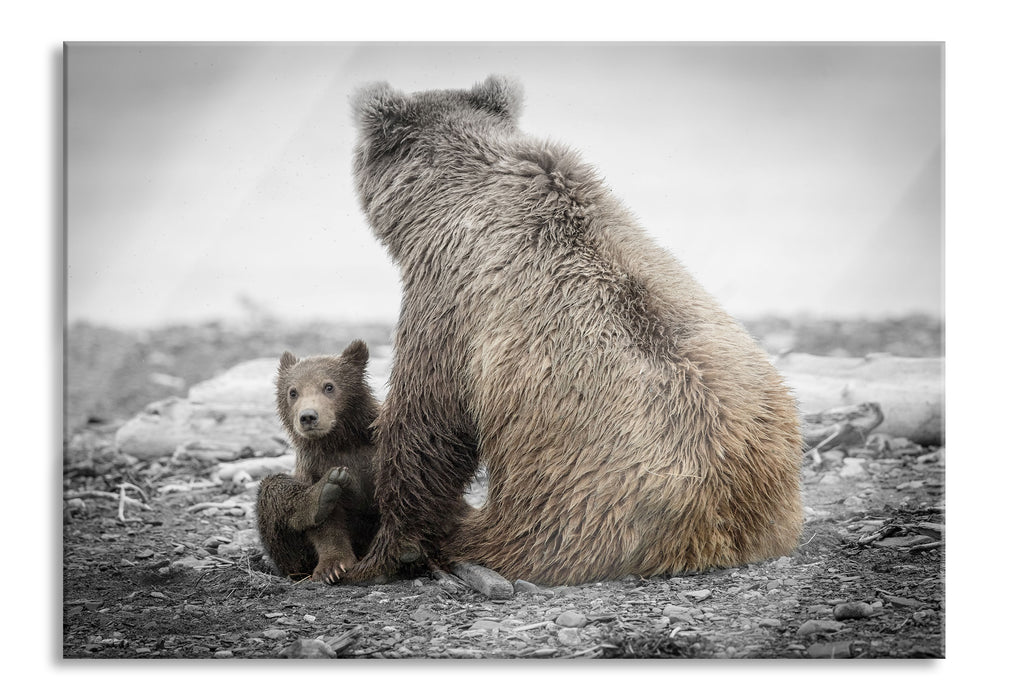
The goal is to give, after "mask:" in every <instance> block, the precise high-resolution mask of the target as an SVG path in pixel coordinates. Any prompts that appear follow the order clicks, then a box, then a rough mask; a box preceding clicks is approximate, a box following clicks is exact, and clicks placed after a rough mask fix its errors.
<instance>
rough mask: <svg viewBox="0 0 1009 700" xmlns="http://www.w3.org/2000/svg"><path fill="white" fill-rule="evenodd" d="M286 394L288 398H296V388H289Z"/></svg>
mask: <svg viewBox="0 0 1009 700" xmlns="http://www.w3.org/2000/svg"><path fill="white" fill-rule="evenodd" d="M287 395H288V396H289V397H290V398H292V399H296V398H298V390H297V389H289V390H288V392H287Z"/></svg>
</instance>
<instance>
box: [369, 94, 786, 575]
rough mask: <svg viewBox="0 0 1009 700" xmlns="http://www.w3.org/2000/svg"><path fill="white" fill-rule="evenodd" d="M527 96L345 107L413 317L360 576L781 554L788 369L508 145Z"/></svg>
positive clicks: (640, 241) (669, 266)
mask: <svg viewBox="0 0 1009 700" xmlns="http://www.w3.org/2000/svg"><path fill="white" fill-rule="evenodd" d="M520 103H521V92H520V89H519V87H518V86H517V84H515V83H514V82H512V81H510V80H508V79H503V78H499V77H493V76H492V77H490V78H488V79H487V80H486V81H485V82H483V83H481V84H478V85H476V86H475V87H474V88H473V89H472V90H437V91H430V92H421V93H416V94H412V95H407V94H404V93H401V92H397V91H395V90H393V89H392V88H390V87H389V86H388V85H387V84H385V83H381V84H374V85H370V86H367V87H364V88H362V89H360V90H359V91H358V92H357V93H356V94H355V96H354V97H353V99H352V104H353V109H354V114H355V118H356V120H357V125H358V129H359V142H358V145H357V148H356V152H355V159H354V171H355V178H356V185H357V189H358V194H359V197H360V201H361V204H362V206H363V209H364V212H365V213H366V215H367V218H368V221H369V222H370V224H371V226H372V227H373V230H374V233H375V235H376V236H377V237H378V239H379V240H380V241H381V242H382V243H383V244H384V245H385V247H386V248H387V249H388V251H389V253H390V254H391V255H392V257H393V259H394V260H395V261H396V262H397V263H398V265H399V268H400V272H401V278H402V285H403V301H402V307H401V310H400V318H399V324H398V327H397V332H396V339H395V344H396V351H395V360H394V365H393V369H392V374H391V377H390V385H389V393H388V397H387V398H386V401H385V404H384V407H383V408H382V410H381V412H380V414H379V418H378V420H377V422H376V443H377V448H378V452H377V455H376V460H377V461H376V468H377V475H376V488H377V498H378V502H379V508H380V511H381V514H382V524H381V527H380V529H379V532H378V535H377V536H376V538H375V540H374V541H373V542H372V547H371V549H370V550H369V553H368V555H367V556H366V557H365V558H364V559H362V560H361V561H360V562H359V563H358V565H357V566H356V567H354V568H353V569H352V570H351V571H350V577H351V578H353V579H359V580H360V579H368V578H371V577H373V576H376V575H378V574H381V573H385V572H388V571H389V570H391V569H392V568H393V567H394V565H395V562H397V561H398V559H399V556H400V553H401V552H402V551H404V548H405V547H407V546H409V547H411V548H413V547H416V546H417V545H419V546H420V547H421V548H422V549H423V550H424V551H425V552H426V553H427V554H428V556H430V557H433V558H434V559H435V560H445V559H448V560H452V559H466V560H471V561H475V562H479V563H481V564H484V565H486V566H488V567H491V568H493V569H495V570H497V571H499V572H500V573H501V574H503V575H504V576H506V577H509V578H523V579H527V580H531V581H536V582H541V583H546V584H560V583H567V584H573V583H579V582H586V581H593V580H599V579H608V578H615V577H621V576H624V575H627V574H639V575H642V576H649V575H652V574H659V573H672V572H680V571H691V570H698V569H704V568H707V567H715V566H733V565H739V564H742V563H744V562H751V561H755V560H760V559H764V558H767V557H772V556H778V555H783V554H787V553H788V552H790V551H791V550H792V549H793V548H794V547H795V545H796V543H797V541H798V537H799V534H800V530H801V527H802V508H801V498H800V493H799V461H800V433H799V424H798V419H797V414H796V409H795V405H794V401H793V399H792V397H791V395H790V393H789V392H788V390H787V389H786V388H785V387H784V386H783V384H782V381H781V377H780V376H779V375H778V374H777V372H776V371H775V370H774V368H773V367H772V366H771V364H770V363H769V361H768V358H767V357H766V355H765V354H764V352H763V351H761V350H760V348H759V347H758V346H757V344H756V343H755V342H754V341H753V340H752V338H750V336H749V335H748V334H747V333H746V332H745V331H744V330H743V329H742V328H741V327H740V326H739V325H738V324H737V323H736V322H735V321H734V320H733V319H732V318H731V317H729V316H728V315H727V314H726V313H725V312H724V311H723V310H722V309H721V308H720V307H719V306H718V304H717V303H716V302H715V301H714V300H713V299H712V298H711V297H710V296H709V295H708V294H707V293H706V292H705V291H704V290H702V289H701V288H700V287H699V286H698V284H697V283H696V282H695V281H694V280H693V279H692V278H691V277H690V275H689V274H688V273H687V272H686V271H685V270H684V269H683V267H682V266H681V265H680V264H679V263H678V262H677V261H676V260H675V259H673V258H672V257H671V256H670V255H669V254H668V253H667V252H666V251H665V250H663V249H662V248H660V247H658V246H657V245H656V244H655V243H653V242H652V241H651V240H650V239H649V238H648V237H647V236H646V235H645V234H644V233H643V232H642V231H641V230H640V228H639V227H638V225H637V224H636V223H635V220H634V218H633V216H631V214H629V213H628V212H627V211H626V210H625V209H624V208H623V206H622V205H621V204H620V203H619V202H618V201H617V200H616V199H615V198H614V196H613V195H612V194H611V193H610V192H609V190H608V189H607V187H606V186H605V184H604V183H603V181H602V180H601V178H600V177H599V176H597V175H596V174H595V173H594V172H593V170H592V169H591V168H590V167H589V166H587V165H585V164H584V163H583V162H582V161H581V160H580V159H579V157H578V156H577V155H576V154H575V152H573V151H572V150H569V149H568V148H565V147H563V146H560V145H557V144H554V143H550V142H546V141H543V140H540V139H536V138H533V137H530V136H527V135H526V134H523V133H522V132H521V131H520V130H519V129H518V127H517V117H518V113H519V110H520ZM481 461H482V462H484V463H485V464H486V465H487V468H488V470H489V474H490V488H489V493H488V500H487V503H486V505H485V506H484V507H483V508H481V509H478V510H472V509H469V508H468V507H467V506H466V505H465V504H464V502H463V501H462V500H461V494H462V493H463V491H464V489H465V488H466V485H467V483H468V482H469V480H470V478H471V477H472V476H473V474H474V472H475V470H476V468H477V465H478V463H479V462H481Z"/></svg>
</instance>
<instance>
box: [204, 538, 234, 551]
mask: <svg viewBox="0 0 1009 700" xmlns="http://www.w3.org/2000/svg"><path fill="white" fill-rule="evenodd" d="M228 542H231V540H230V539H229V538H227V537H225V536H223V535H212V536H211V537H208V538H207V539H205V540H203V544H202V545H200V546H201V547H203V548H204V549H205V550H207V551H208V552H216V551H217V548H218V547H220V546H221V545H222V544H226V543H228Z"/></svg>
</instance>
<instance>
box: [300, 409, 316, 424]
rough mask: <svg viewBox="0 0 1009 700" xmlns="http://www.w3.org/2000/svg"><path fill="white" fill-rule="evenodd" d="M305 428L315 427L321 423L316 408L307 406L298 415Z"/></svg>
mask: <svg viewBox="0 0 1009 700" xmlns="http://www.w3.org/2000/svg"><path fill="white" fill-rule="evenodd" d="M298 420H299V421H300V422H301V427H303V428H314V427H315V426H316V425H318V423H319V413H318V412H317V411H316V410H315V409H314V408H306V409H305V410H304V411H302V412H301V414H300V415H299V416H298Z"/></svg>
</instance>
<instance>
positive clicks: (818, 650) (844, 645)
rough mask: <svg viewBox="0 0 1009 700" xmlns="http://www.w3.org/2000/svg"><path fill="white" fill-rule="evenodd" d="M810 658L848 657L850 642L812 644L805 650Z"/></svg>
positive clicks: (849, 655)
mask: <svg viewBox="0 0 1009 700" xmlns="http://www.w3.org/2000/svg"><path fill="white" fill-rule="evenodd" d="M806 653H807V654H809V658H811V659H850V658H851V642H826V643H824V644H813V645H812V646H810V647H809V649H807V650H806Z"/></svg>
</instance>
